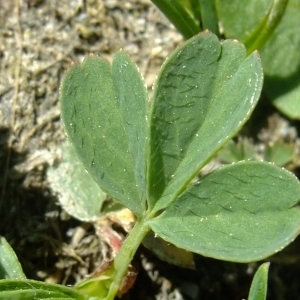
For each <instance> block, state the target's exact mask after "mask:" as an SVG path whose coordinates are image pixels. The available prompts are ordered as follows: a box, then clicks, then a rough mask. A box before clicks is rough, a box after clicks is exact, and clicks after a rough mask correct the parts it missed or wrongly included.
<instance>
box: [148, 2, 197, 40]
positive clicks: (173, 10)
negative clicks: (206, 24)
mask: <svg viewBox="0 0 300 300" xmlns="http://www.w3.org/2000/svg"><path fill="white" fill-rule="evenodd" d="M151 1H152V2H153V3H154V4H155V5H156V6H157V7H158V8H159V10H160V11H161V12H162V13H163V14H164V15H165V16H166V17H167V18H168V19H169V20H170V21H171V23H172V24H173V25H174V26H175V28H176V29H177V30H178V31H179V32H180V33H181V34H182V35H183V37H184V38H185V39H189V38H191V37H192V36H194V35H196V34H197V33H198V32H199V31H200V28H199V26H198V25H197V23H196V22H195V20H193V18H192V17H191V15H190V14H189V13H188V12H187V11H186V10H185V8H184V7H183V6H182V5H181V4H180V3H179V2H178V1H177V0H176V1H173V0H172V1H170V0H151Z"/></svg>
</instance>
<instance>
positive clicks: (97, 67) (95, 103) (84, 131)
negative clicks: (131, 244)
mask: <svg viewBox="0 0 300 300" xmlns="http://www.w3.org/2000/svg"><path fill="white" fill-rule="evenodd" d="M118 68H119V69H118ZM116 70H117V71H116ZM125 81H128V85H127V86H126V85H125V84H124V82H125ZM124 88H125V90H124ZM128 92H130V93H131V95H130V97H129V95H128ZM126 106H128V107H129V108H130V110H128V111H126V112H125V111H124V110H126V109H124V108H125V107H126ZM135 106H136V107H137V108H138V109H135V110H132V108H133V107H135ZM61 108H62V119H63V123H64V127H65V131H66V133H67V135H68V137H69V139H70V141H71V143H72V144H73V147H74V148H75V151H76V154H77V155H78V156H79V158H80V159H81V161H82V162H83V164H84V166H85V168H86V170H87V171H88V172H89V174H90V175H91V176H92V177H93V179H94V180H95V181H96V182H97V183H98V184H99V186H100V187H101V188H102V190H104V191H105V192H107V193H108V194H109V195H111V196H112V197H113V198H115V199H116V200H118V201H119V202H121V203H122V204H123V205H125V206H126V207H128V208H129V209H131V210H132V211H133V212H134V213H135V214H136V215H141V214H142V213H143V211H144V204H145V191H144V190H145V173H144V174H143V172H144V171H143V170H144V168H145V163H146V162H145V160H146V158H145V155H143V153H144V152H145V145H146V144H145V143H146V135H144V133H145V132H146V128H147V120H146V115H147V98H146V89H145V87H144V82H143V80H142V78H141V75H140V74H139V72H138V70H137V68H136V66H135V65H134V64H133V63H132V62H131V61H130V59H129V58H128V56H127V55H125V54H124V53H118V54H117V55H116V56H115V58H114V61H113V66H112V67H111V66H110V65H109V63H108V62H107V61H105V60H104V59H102V58H100V57H96V56H90V57H87V58H86V59H85V60H84V62H83V63H82V65H77V66H74V67H72V68H71V69H70V70H69V71H68V72H67V74H66V76H65V79H64V81H63V84H62V88H61ZM129 116H131V117H132V119H135V120H138V122H132V123H131V124H130V125H128V118H129ZM141 120H143V122H140V121H141ZM136 126H138V128H136ZM139 130H140V132H141V134H140V136H139V137H140V140H137V139H136V140H134V139H133V136H135V135H136V133H137V132H138V131H139ZM133 149H137V150H136V151H138V152H139V156H138V158H137V157H136V152H134V151H132V150H133ZM143 157H144V158H143ZM143 159H144V161H142V160H143ZM137 161H138V162H139V164H138V163H137Z"/></svg>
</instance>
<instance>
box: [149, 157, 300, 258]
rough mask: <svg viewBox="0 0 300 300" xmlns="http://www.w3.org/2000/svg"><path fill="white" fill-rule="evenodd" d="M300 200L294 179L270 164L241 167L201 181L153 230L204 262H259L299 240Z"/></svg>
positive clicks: (243, 164)
mask: <svg viewBox="0 0 300 300" xmlns="http://www.w3.org/2000/svg"><path fill="white" fill-rule="evenodd" d="M299 195H300V185H299V182H298V180H297V178H296V177H295V176H294V175H293V174H291V173H289V172H287V171H285V170H283V169H280V168H278V167H275V166H274V165H272V164H270V163H262V162H240V163H236V164H232V165H230V166H226V167H223V168H220V169H218V170H216V171H214V172H212V173H210V174H208V175H207V176H205V177H203V178H201V179H200V180H199V182H198V183H197V184H195V185H192V186H191V187H190V188H189V189H188V190H187V191H186V192H185V193H183V194H182V195H181V196H180V197H179V198H178V199H177V200H176V201H175V202H174V203H173V204H172V206H170V207H169V208H168V209H167V210H166V211H165V212H164V213H162V214H161V215H160V216H158V217H156V218H155V219H153V220H152V221H150V226H151V228H152V230H153V231H154V232H155V233H156V234H157V235H159V236H160V237H162V238H163V239H165V240H166V241H169V242H170V243H173V244H174V245H176V246H177V247H180V248H184V249H186V250H189V251H192V252H196V253H198V254H202V255H204V256H209V257H213V258H217V259H223V260H228V261H237V262H249V261H255V260H260V259H262V258H265V257H267V256H269V255H271V254H273V253H275V252H277V251H279V250H281V249H283V248H284V247H285V246H286V245H287V244H289V243H290V242H292V241H293V239H294V238H295V237H296V236H297V235H298V234H299V231H300V210H299V208H298V207H296V205H297V204H298V202H299Z"/></svg>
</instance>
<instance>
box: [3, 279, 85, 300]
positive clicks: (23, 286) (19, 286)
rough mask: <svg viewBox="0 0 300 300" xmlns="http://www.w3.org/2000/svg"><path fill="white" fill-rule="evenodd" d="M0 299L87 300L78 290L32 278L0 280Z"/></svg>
mask: <svg viewBox="0 0 300 300" xmlns="http://www.w3.org/2000/svg"><path fill="white" fill-rule="evenodd" d="M0 299H5V300H16V299H22V300H32V299H39V300H43V299H51V300H69V299H70V300H71V299H72V300H87V299H88V298H87V297H84V296H83V295H82V294H80V293H79V292H77V291H75V290H73V289H71V288H67V287H64V286H61V285H58V284H49V283H45V282H40V281H34V280H0Z"/></svg>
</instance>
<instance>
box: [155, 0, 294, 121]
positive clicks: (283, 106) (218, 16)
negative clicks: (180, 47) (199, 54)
mask: <svg viewBox="0 0 300 300" xmlns="http://www.w3.org/2000/svg"><path fill="white" fill-rule="evenodd" d="M152 2H153V3H154V4H155V5H156V6H157V7H158V8H159V9H160V10H161V11H162V12H163V13H164V14H165V15H166V16H167V17H168V18H169V20H170V21H171V22H172V23H173V24H174V26H175V27H176V28H177V29H178V30H179V31H180V32H181V33H182V35H183V36H184V37H185V38H190V37H192V36H193V35H195V34H197V33H198V32H199V31H202V30H204V29H209V30H211V31H212V32H214V33H216V34H217V35H220V31H222V35H223V37H225V38H235V39H238V40H240V41H242V42H243V43H244V44H245V46H246V48H247V51H248V53H251V52H252V51H253V50H255V49H258V50H260V55H261V58H262V62H263V67H264V75H265V82H264V93H265V95H266V96H267V98H268V99H269V100H271V102H272V103H273V104H274V106H275V107H276V108H277V109H278V110H280V111H281V112H282V113H284V114H286V115H287V116H288V117H290V118H292V119H298V120H299V119H300V101H299V99H300V80H299V78H300V55H299V48H300V31H299V30H298V28H299V27H300V17H299V16H300V1H299V0H263V1H262V0H251V1H247V2H246V3H245V2H243V1H239V0H234V1H223V0H214V1H211V0H173V1H168V0H152ZM219 24H221V30H219Z"/></svg>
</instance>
